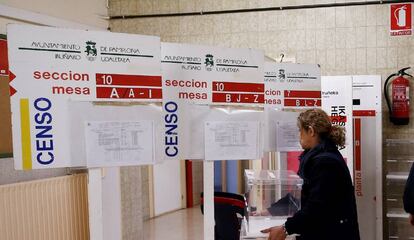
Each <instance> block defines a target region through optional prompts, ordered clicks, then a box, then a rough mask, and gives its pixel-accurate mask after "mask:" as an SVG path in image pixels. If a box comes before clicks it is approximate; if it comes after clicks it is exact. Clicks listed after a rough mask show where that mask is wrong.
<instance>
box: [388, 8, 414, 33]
mask: <svg viewBox="0 0 414 240" xmlns="http://www.w3.org/2000/svg"><path fill="white" fill-rule="evenodd" d="M411 6H412V4H411V3H405V4H391V6H390V10H391V12H390V20H391V24H390V27H391V32H390V34H391V36H401V35H412V33H413V29H412V26H413V25H412V7H411Z"/></svg>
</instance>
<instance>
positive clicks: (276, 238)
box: [261, 226, 287, 240]
mask: <svg viewBox="0 0 414 240" xmlns="http://www.w3.org/2000/svg"><path fill="white" fill-rule="evenodd" d="M261 232H262V233H269V238H268V240H285V239H286V237H287V236H286V233H285V228H284V227H283V226H277V227H271V228H268V229H265V230H262V231H261Z"/></svg>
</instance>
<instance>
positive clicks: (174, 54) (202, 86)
mask: <svg viewBox="0 0 414 240" xmlns="http://www.w3.org/2000/svg"><path fill="white" fill-rule="evenodd" d="M263 61H264V56H263V52H262V51H260V50H254V49H235V48H222V47H211V46H198V45H189V44H176V43H162V44H161V66H162V77H163V80H162V81H163V102H164V113H165V126H166V129H165V139H166V140H165V158H166V159H168V160H172V159H204V156H205V155H204V152H205V150H204V147H205V145H204V138H203V135H204V121H207V119H208V117H209V116H210V117H211V116H212V115H214V114H215V113H216V112H214V111H213V110H210V107H209V105H227V106H263V104H264V90H265V85H264V83H263ZM219 115H220V114H219ZM239 115H242V114H239ZM220 117H223V116H221V115H220V116H218V115H214V118H215V121H221V120H223V121H227V120H230V119H220ZM209 120H210V121H211V119H209ZM233 120H234V119H233ZM252 120H255V119H252Z"/></svg>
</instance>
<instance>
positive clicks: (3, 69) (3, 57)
mask: <svg viewBox="0 0 414 240" xmlns="http://www.w3.org/2000/svg"><path fill="white" fill-rule="evenodd" d="M7 75H9V61H8V59H7V41H6V40H5V39H0V76H7Z"/></svg>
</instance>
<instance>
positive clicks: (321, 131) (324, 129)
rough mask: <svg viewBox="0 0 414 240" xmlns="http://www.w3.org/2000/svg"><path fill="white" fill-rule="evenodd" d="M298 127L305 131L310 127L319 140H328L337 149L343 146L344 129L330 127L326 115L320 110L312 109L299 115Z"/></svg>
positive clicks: (330, 124)
mask: <svg viewBox="0 0 414 240" xmlns="http://www.w3.org/2000/svg"><path fill="white" fill-rule="evenodd" d="M298 127H299V128H301V129H305V130H308V129H309V127H312V128H313V130H314V131H315V133H316V134H318V136H319V137H320V138H321V139H324V138H329V139H331V140H332V141H333V142H334V143H335V144H336V146H338V147H339V148H343V147H344V146H345V129H344V128H343V127H340V126H337V125H332V123H331V119H330V118H329V116H328V114H326V112H324V111H323V110H322V109H319V108H313V109H309V110H306V111H304V112H302V113H300V114H299V117H298Z"/></svg>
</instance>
